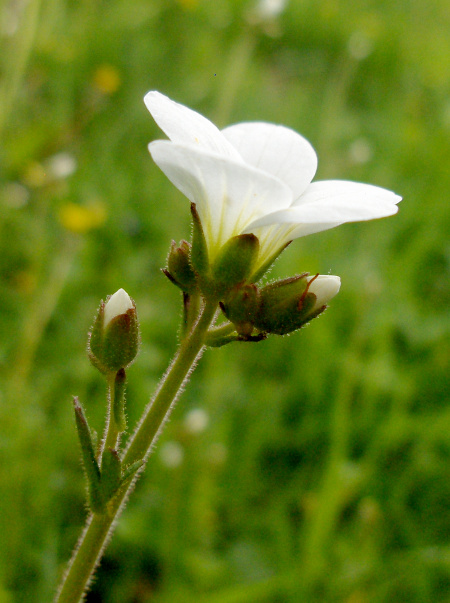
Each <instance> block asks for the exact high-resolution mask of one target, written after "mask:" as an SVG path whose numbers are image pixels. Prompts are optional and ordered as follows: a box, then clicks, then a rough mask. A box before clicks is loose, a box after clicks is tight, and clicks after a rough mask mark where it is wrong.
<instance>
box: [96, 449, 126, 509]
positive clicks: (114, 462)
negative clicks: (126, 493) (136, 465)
mask: <svg viewBox="0 0 450 603" xmlns="http://www.w3.org/2000/svg"><path fill="white" fill-rule="evenodd" d="M121 479H122V463H121V461H120V457H119V454H118V452H117V450H114V449H113V448H107V449H106V450H104V451H103V456H102V479H101V489H102V494H103V498H104V500H105V502H108V501H109V500H111V498H112V497H113V496H114V494H115V493H116V492H117V490H118V489H119V487H120V483H121Z"/></svg>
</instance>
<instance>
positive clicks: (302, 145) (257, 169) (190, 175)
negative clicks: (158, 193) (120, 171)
mask: <svg viewBox="0 0 450 603" xmlns="http://www.w3.org/2000/svg"><path fill="white" fill-rule="evenodd" d="M144 101H145V104H146V106H147V108H148V109H149V111H150V113H151V114H152V116H153V118H154V119H155V121H156V123H157V124H158V125H159V126H160V128H161V129H162V130H163V131H164V132H165V133H166V134H167V136H168V137H169V139H170V140H157V141H155V142H152V143H151V144H150V145H149V150H150V153H151V155H152V157H153V159H154V161H155V163H156V164H157V165H158V166H159V167H160V168H161V169H162V171H163V172H164V173H165V174H166V176H167V177H168V178H169V179H170V180H171V181H172V183H173V184H174V185H175V186H176V187H177V188H178V189H179V190H180V191H181V192H182V193H184V195H186V197H188V199H190V201H192V202H193V203H195V204H196V207H197V211H198V213H199V216H200V219H201V222H202V226H203V229H204V233H205V238H206V242H207V245H208V251H209V254H210V260H211V261H213V260H214V258H215V257H216V256H217V253H218V251H219V250H220V248H221V247H222V245H224V244H225V243H226V242H227V241H228V240H229V239H230V238H231V237H233V236H236V235H239V234H243V233H253V234H255V235H256V236H257V237H258V238H259V241H260V244H261V249H260V255H259V258H258V262H257V263H258V266H259V267H260V266H262V265H263V264H265V263H266V262H267V261H268V260H270V258H274V257H276V255H277V254H278V253H279V252H280V251H281V250H282V249H283V247H284V246H285V245H286V244H287V243H288V242H289V241H291V240H293V239H296V238H298V237H302V236H305V235H308V234H312V233H315V232H319V231H321V230H327V229H328V228H333V227H334V226H339V225H340V224H343V223H344V222H357V221H361V220H371V219H373V218H382V217H384V216H390V215H393V214H395V213H396V212H397V206H396V204H397V203H398V202H399V201H400V200H401V197H399V196H398V195H395V194H394V193H392V192H391V191H388V190H386V189H383V188H379V187H377V186H371V185H369V184H360V183H356V182H347V181H343V180H328V181H319V182H314V183H311V181H312V179H313V177H314V175H315V173H316V169H317V157H316V153H315V151H314V149H313V148H312V146H311V145H310V143H309V142H308V141H307V140H306V139H305V138H303V137H302V136H300V135H299V134H297V133H296V132H294V131H293V130H291V129H289V128H286V127H284V126H279V125H274V124H270V123H263V122H245V123H240V124H236V125H233V126H229V127H227V128H225V129H224V130H222V131H220V130H218V129H217V128H216V126H215V125H214V124H213V123H211V122H210V121H209V120H208V119H206V118H205V117H203V116H202V115H200V114H199V113H196V112H195V111H192V110H191V109H188V108H187V107H185V106H183V105H180V104H178V103H176V102H174V101H172V100H170V99H169V98H167V97H166V96H164V95H163V94H160V93H159V92H149V93H148V94H147V95H146V96H145V99H144Z"/></svg>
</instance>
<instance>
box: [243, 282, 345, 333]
mask: <svg viewBox="0 0 450 603" xmlns="http://www.w3.org/2000/svg"><path fill="white" fill-rule="evenodd" d="M340 282H341V281H340V279H339V277H337V276H324V275H316V276H312V277H311V276H308V275H307V273H305V274H301V275H299V276H295V277H292V278H288V279H284V280H281V281H277V282H275V283H272V284H270V285H267V286H266V287H263V288H262V289H261V302H260V307H259V312H258V314H257V316H256V317H255V320H254V325H255V327H256V328H257V329H259V330H260V331H263V332H267V333H275V334H277V335H286V334H287V333H292V331H296V330H297V329H300V328H301V327H302V326H304V325H305V324H306V323H307V322H309V321H310V320H312V319H313V318H315V317H316V316H318V315H319V314H320V313H322V312H323V311H324V310H325V308H326V304H327V303H328V301H329V300H330V299H332V298H333V297H334V296H335V295H336V294H337V292H338V291H339V287H340Z"/></svg>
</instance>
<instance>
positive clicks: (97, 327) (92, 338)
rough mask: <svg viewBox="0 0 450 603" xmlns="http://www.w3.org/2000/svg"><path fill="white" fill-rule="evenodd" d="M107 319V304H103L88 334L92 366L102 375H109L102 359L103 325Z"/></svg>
mask: <svg viewBox="0 0 450 603" xmlns="http://www.w3.org/2000/svg"><path fill="white" fill-rule="evenodd" d="M104 317H105V302H103V301H102V302H101V304H100V307H99V309H98V312H97V315H96V317H95V320H94V324H93V325H92V329H91V331H90V333H89V334H88V356H89V359H90V361H91V362H92V364H93V365H94V366H95V368H96V369H98V370H99V371H100V372H101V373H104V374H105V373H107V372H108V369H107V368H106V367H105V366H104V364H103V363H102V361H101V360H100V358H102V356H103V323H104Z"/></svg>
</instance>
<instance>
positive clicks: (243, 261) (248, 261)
mask: <svg viewBox="0 0 450 603" xmlns="http://www.w3.org/2000/svg"><path fill="white" fill-rule="evenodd" d="M258 254H259V240H258V237H256V236H255V235H254V234H241V235H237V236H236V237H232V238H231V239H229V240H228V241H227V242H226V243H225V245H223V247H222V248H221V249H220V251H219V254H218V256H217V258H216V260H215V262H214V266H213V268H212V281H213V286H214V287H215V288H216V290H217V293H218V295H219V296H220V295H223V294H224V293H225V292H227V291H228V290H229V289H231V288H232V287H234V286H235V285H238V284H239V283H244V282H245V281H246V280H247V279H248V277H249V276H250V275H251V273H252V270H253V266H254V264H255V262H256V259H257V257H258Z"/></svg>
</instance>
